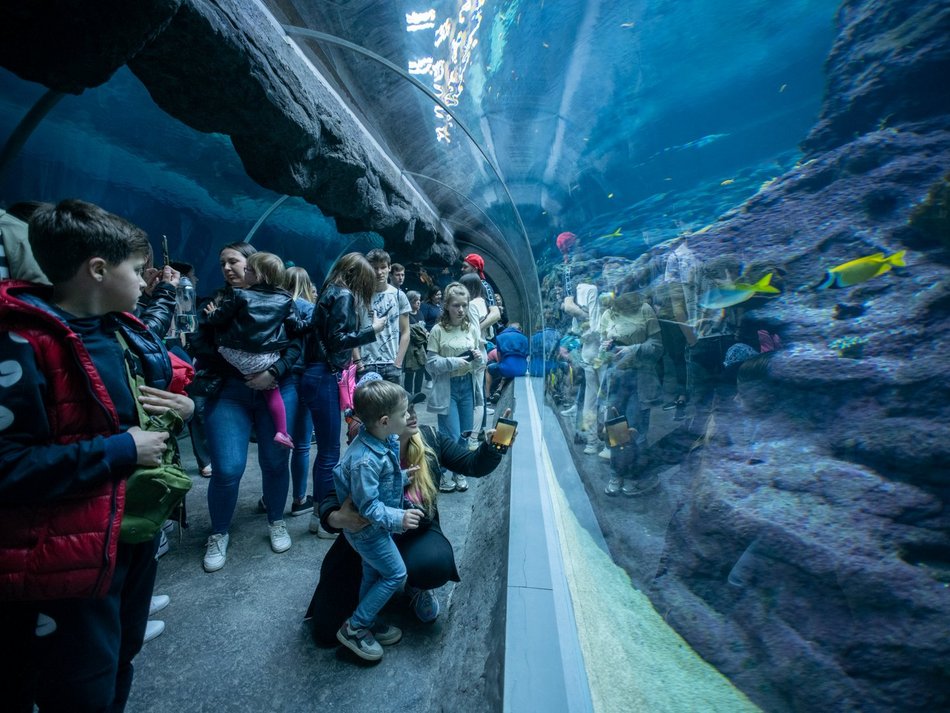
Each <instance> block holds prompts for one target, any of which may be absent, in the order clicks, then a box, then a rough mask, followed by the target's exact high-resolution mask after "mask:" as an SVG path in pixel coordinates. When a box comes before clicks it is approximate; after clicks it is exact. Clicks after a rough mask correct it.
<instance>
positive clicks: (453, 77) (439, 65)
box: [406, 0, 485, 143]
mask: <svg viewBox="0 0 950 713" xmlns="http://www.w3.org/2000/svg"><path fill="white" fill-rule="evenodd" d="M484 5H485V0H464V2H462V3H461V4H460V5H459V9H458V12H457V13H453V14H452V15H450V16H449V17H446V18H445V19H444V20H442V22H440V23H439V22H438V14H437V13H436V11H435V10H434V9H429V10H423V11H419V12H410V13H406V32H419V31H422V30H433V41H432V43H433V47H434V48H435V49H436V50H439V51H438V52H436V53H434V56H422V57H415V58H412V59H410V60H409V73H410V74H417V75H429V76H431V78H432V79H431V80H430V81H431V82H432V88H433V89H434V91H435V93H436V95H437V96H438V97H439V99H441V100H442V101H443V103H444V104H445V106H458V104H459V100H460V98H461V96H462V92H463V91H465V72H466V71H467V70H468V67H469V65H470V64H471V61H472V53H473V51H474V49H475V47H476V46H478V37H477V35H478V30H479V28H480V27H481V25H482V11H481V9H482V7H484ZM437 23H438V24H437ZM434 113H435V136H436V140H438V141H439V142H440V143H451V142H452V128H453V127H454V122H453V121H452V117H451V116H449V115H448V113H446V112H445V110H444V109H442V107H440V106H436V107H435V108H434Z"/></svg>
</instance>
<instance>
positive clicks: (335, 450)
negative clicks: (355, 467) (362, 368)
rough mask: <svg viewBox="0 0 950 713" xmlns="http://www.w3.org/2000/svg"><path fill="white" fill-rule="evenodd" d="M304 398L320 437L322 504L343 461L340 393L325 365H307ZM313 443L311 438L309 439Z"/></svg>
mask: <svg viewBox="0 0 950 713" xmlns="http://www.w3.org/2000/svg"><path fill="white" fill-rule="evenodd" d="M300 397H301V398H302V399H303V400H304V403H306V404H307V408H308V409H310V415H311V417H312V419H313V426H314V429H315V431H316V434H317V457H316V458H315V459H314V461H313V501H314V503H319V502H320V501H321V500H323V498H325V497H326V495H327V493H329V492H330V491H331V490H332V489H333V468H334V466H336V464H337V462H338V461H339V460H340V426H341V424H342V422H343V419H342V418H341V416H340V390H339V387H338V386H337V380H336V374H334V373H333V372H332V371H330V368H329V367H328V366H327V365H326V364H323V363H320V362H316V363H314V364H307V370H306V371H305V372H304V373H303V379H302V380H301V382H300ZM308 441H309V439H308Z"/></svg>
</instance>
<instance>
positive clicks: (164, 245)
mask: <svg viewBox="0 0 950 713" xmlns="http://www.w3.org/2000/svg"><path fill="white" fill-rule="evenodd" d="M169 260H171V256H170V255H169V252H168V236H165V235H163V236H162V267H164V266H165V265H167V264H168V262H169Z"/></svg>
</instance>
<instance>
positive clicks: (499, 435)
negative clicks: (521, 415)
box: [491, 418, 518, 453]
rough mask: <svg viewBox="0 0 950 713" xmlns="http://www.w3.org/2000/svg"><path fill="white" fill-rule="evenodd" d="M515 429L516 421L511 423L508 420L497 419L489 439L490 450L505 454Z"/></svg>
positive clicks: (516, 426)
mask: <svg viewBox="0 0 950 713" xmlns="http://www.w3.org/2000/svg"><path fill="white" fill-rule="evenodd" d="M517 428H518V422H517V421H512V420H511V419H510V418H499V419H498V423H496V424H495V432H494V433H493V434H492V437H491V446H492V448H494V449H495V450H496V451H498V452H500V453H507V452H508V448H509V447H510V446H511V439H512V438H514V437H515V431H516V430H517Z"/></svg>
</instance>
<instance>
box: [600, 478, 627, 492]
mask: <svg viewBox="0 0 950 713" xmlns="http://www.w3.org/2000/svg"><path fill="white" fill-rule="evenodd" d="M621 488H623V478H618V477H617V476H616V475H614V476H611V478H610V480H608V481H607V487H606V488H604V493H606V494H607V495H616V494H617V493H619V492H620V490H621Z"/></svg>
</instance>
